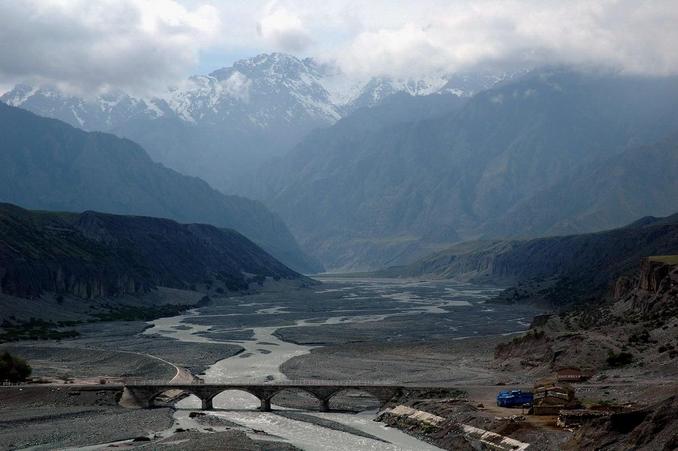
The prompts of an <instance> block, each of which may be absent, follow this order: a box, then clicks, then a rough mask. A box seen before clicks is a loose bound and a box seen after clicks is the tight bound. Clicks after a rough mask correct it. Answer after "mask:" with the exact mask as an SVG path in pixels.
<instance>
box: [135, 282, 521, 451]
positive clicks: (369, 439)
mask: <svg viewBox="0 0 678 451" xmlns="http://www.w3.org/2000/svg"><path fill="white" fill-rule="evenodd" d="M321 282H322V284H321V285H317V286H314V287H311V288H304V289H303V290H290V291H289V292H285V293H282V294H281V293H275V292H271V293H265V294H259V295H248V296H242V297H235V298H233V297H231V298H228V302H215V303H214V305H212V306H209V307H205V308H200V309H195V310H191V311H189V312H187V313H186V314H184V315H180V316H175V317H171V318H162V319H158V320H155V321H153V322H152V323H151V325H152V327H151V328H149V329H147V330H146V331H145V333H146V334H150V335H161V336H164V337H169V338H174V339H176V340H180V341H191V342H207V343H225V344H229V345H237V346H240V347H242V348H243V350H242V352H240V353H239V354H238V355H235V356H232V357H229V358H227V359H223V360H220V361H217V362H215V363H214V364H212V365H211V366H210V367H209V368H208V369H207V370H206V371H205V372H204V374H202V375H200V377H201V378H202V379H204V381H205V382H207V383H235V382H248V383H252V382H257V383H259V382H275V381H282V380H286V379H287V378H286V376H285V375H284V374H283V373H282V372H281V371H280V365H281V364H283V363H284V362H285V361H287V360H289V359H291V358H293V357H295V356H300V355H304V354H306V353H309V352H311V350H312V349H313V348H314V347H316V346H322V345H326V344H342V343H343V342H346V341H354V340H357V341H360V340H363V339H364V340H365V341H369V340H373V341H374V340H376V341H385V342H390V341H393V342H407V341H422V340H427V339H432V338H462V337H465V336H474V335H478V334H483V335H490V334H510V333H513V332H516V331H519V330H523V329H525V328H526V327H527V326H528V324H529V320H530V318H531V316H530V315H531V314H532V313H533V312H531V311H530V309H529V308H519V309H516V308H510V307H509V306H501V305H495V304H491V303H488V302H487V301H488V300H489V299H491V298H492V297H493V296H494V295H496V293H497V290H496V289H493V288H484V287H477V286H472V285H465V284H459V283H453V282H446V281H441V282H430V281H412V280H410V281H399V280H397V281H396V280H381V279H354V278H346V279H337V278H331V279H325V280H322V279H321ZM287 336H289V337H292V338H289V339H290V340H292V339H293V340H294V342H292V341H286V340H285V339H284V338H286V337H287ZM295 342H296V343H295ZM299 343H304V344H299ZM349 378H350V375H347V379H349ZM258 406H259V401H258V400H257V399H256V398H255V397H254V396H252V395H250V394H247V393H244V392H239V391H227V392H224V393H222V394H221V395H219V396H217V397H216V398H215V399H214V407H215V409H217V410H215V411H213V412H210V413H209V415H214V416H217V417H220V418H222V419H224V420H227V421H228V422H229V423H231V424H235V425H238V426H239V427H240V428H242V429H243V430H245V431H246V432H248V433H249V434H252V435H253V436H256V438H257V439H258V440H261V431H263V432H265V433H266V434H269V435H271V436H274V437H276V439H277V440H281V439H282V440H284V441H287V442H289V443H291V444H292V445H294V446H296V447H298V448H301V449H304V450H309V451H313V450H338V449H339V450H341V449H345V450H415V449H416V450H433V449H438V448H436V447H434V446H432V445H429V444H427V443H424V442H422V441H419V440H417V439H415V438H413V437H411V436H409V435H407V434H405V433H403V432H401V431H399V430H397V429H393V428H389V427H386V426H385V425H383V424H381V423H379V422H375V421H373V419H374V416H375V413H376V411H373V410H368V411H363V412H361V413H340V412H309V411H303V415H297V417H295V418H294V419H293V418H289V417H288V416H284V415H282V414H280V412H295V411H294V410H293V409H286V408H283V407H280V406H275V405H274V406H273V408H274V411H273V412H270V413H267V412H259V411H257V410H256V409H257V407H258ZM198 408H199V401H198V400H197V398H192V397H189V398H186V399H184V400H182V401H180V402H179V403H177V411H176V413H175V422H176V424H175V425H174V426H173V428H177V427H182V428H185V429H195V430H205V429H207V428H206V427H205V426H203V425H201V424H199V423H198V422H196V421H194V419H192V418H190V417H189V414H190V412H191V411H192V410H194V409H196V410H197V409H198ZM276 411H278V413H276ZM298 413H302V412H301V411H298ZM299 417H305V418H307V419H308V418H316V419H319V420H322V421H324V422H325V423H326V422H327V421H331V422H334V423H337V424H339V425H342V426H345V427H341V428H338V429H343V430H336V429H334V428H328V427H325V426H321V425H318V424H316V422H315V421H306V420H304V418H299ZM211 429H212V430H215V429H216V430H218V429H219V428H218V427H214V426H211ZM347 429H348V431H347ZM208 430H209V429H208ZM350 430H357V431H360V432H361V434H355V433H351V432H350Z"/></svg>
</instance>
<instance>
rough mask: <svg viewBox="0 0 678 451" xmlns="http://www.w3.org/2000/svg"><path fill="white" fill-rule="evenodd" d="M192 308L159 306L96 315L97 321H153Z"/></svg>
mask: <svg viewBox="0 0 678 451" xmlns="http://www.w3.org/2000/svg"><path fill="white" fill-rule="evenodd" d="M190 308H192V306H190V305H185V304H176V305H173V304H170V305H157V306H153V307H118V308H111V309H110V311H108V312H106V313H95V314H93V315H92V316H94V317H95V318H96V320H95V321H153V320H154V319H158V318H163V317H167V316H177V315H179V314H181V313H183V312H185V311H186V310H188V309H190Z"/></svg>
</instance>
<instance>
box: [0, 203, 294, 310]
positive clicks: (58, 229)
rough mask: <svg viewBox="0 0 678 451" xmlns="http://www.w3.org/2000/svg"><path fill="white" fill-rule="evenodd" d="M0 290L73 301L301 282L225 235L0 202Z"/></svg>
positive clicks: (262, 254) (164, 221)
mask: <svg viewBox="0 0 678 451" xmlns="http://www.w3.org/2000/svg"><path fill="white" fill-rule="evenodd" d="M0 232H1V236H2V238H0V271H1V272H2V278H1V279H0V292H1V293H4V294H9V295H13V296H20V297H38V296H40V295H41V294H42V292H43V291H47V292H52V293H57V294H71V295H74V296H78V297H81V298H87V299H90V298H97V297H106V296H119V295H124V294H144V293H147V292H149V291H150V290H152V289H154V288H156V287H158V286H164V287H172V288H181V289H196V286H197V287H200V289H202V290H204V289H205V285H206V284H207V285H209V286H211V287H212V288H213V289H216V288H218V289H219V290H220V292H222V293H223V292H224V291H229V290H230V291H238V290H243V289H247V288H248V286H249V284H250V283H258V282H262V281H263V280H264V279H265V278H274V279H281V278H282V279H299V278H301V276H300V275H299V274H297V273H295V272H294V271H292V270H291V269H289V268H287V267H286V266H285V265H283V264H282V263H280V262H279V261H277V260H276V259H274V258H273V257H271V256H270V255H268V254H267V253H266V252H264V251H263V250H262V249H261V248H259V247H258V246H256V245H255V244H254V243H252V242H251V241H249V240H248V239H247V238H245V237H244V236H242V235H240V234H239V233H237V232H235V231H233V230H226V229H218V228H216V227H214V226H208V225H201V224H178V223H176V222H174V221H170V220H167V219H159V218H149V217H141V216H118V215H110V214H103V213H95V212H91V211H88V212H85V213H81V214H76V213H48V212H35V211H28V210H24V209H22V208H19V207H17V206H15V205H11V204H3V203H0Z"/></svg>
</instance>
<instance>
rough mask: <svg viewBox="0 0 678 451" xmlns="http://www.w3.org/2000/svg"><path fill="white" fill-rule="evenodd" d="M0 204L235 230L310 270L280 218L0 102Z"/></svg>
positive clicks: (122, 142)
mask: <svg viewBox="0 0 678 451" xmlns="http://www.w3.org/2000/svg"><path fill="white" fill-rule="evenodd" d="M0 201H5V202H12V203H16V204H19V205H21V206H22V207H26V208H33V209H45V210H58V211H74V212H79V211H84V210H90V209H96V210H99V211H105V212H108V213H119V214H135V215H148V216H156V217H166V218H171V219H174V220H177V221H180V222H202V223H208V224H213V225H215V226H219V227H228V228H232V229H235V230H237V231H239V232H241V233H243V234H244V235H246V236H247V237H249V238H250V239H252V240H253V241H254V242H255V243H257V244H259V245H260V246H262V247H263V248H264V249H265V250H267V251H268V252H270V253H271V254H272V255H273V256H275V257H276V258H279V259H280V260H282V261H283V262H285V263H286V264H288V265H290V266H291V267H293V268H295V269H297V270H299V271H308V272H312V271H316V270H318V269H320V266H319V265H317V264H316V263H314V262H312V261H310V260H308V259H307V258H306V257H305V256H304V254H303V253H302V252H301V250H300V249H299V247H298V245H297V243H296V241H295V240H294V238H293V237H292V235H291V234H290V232H289V230H288V229H287V227H286V226H285V224H284V223H283V222H282V221H281V220H280V218H279V217H278V216H277V215H275V214H273V213H271V212H270V211H269V210H267V209H266V207H264V206H263V205H262V204H261V203H258V202H255V201H252V200H249V199H246V198H242V197H237V196H226V195H223V194H221V193H220V192H218V191H216V190H214V189H212V188H211V187H210V186H209V185H208V184H207V183H205V182H204V181H202V180H200V179H197V178H193V177H187V176H184V175H181V174H179V173H177V172H175V171H173V170H170V169H167V168H166V167H164V166H162V165H161V164H159V163H154V162H153V161H152V160H151V159H150V158H149V156H148V155H147V154H146V153H145V152H144V150H143V149H142V148H141V147H140V146H139V145H137V144H135V143H133V142H132V141H129V140H126V139H120V138H117V137H115V136H113V135H110V134H106V133H88V132H84V131H82V130H78V129H75V128H73V127H71V126H70V125H68V124H65V123H63V122H61V121H57V120H53V119H46V118H42V117H39V116H36V115H34V114H33V113H30V112H28V111H25V110H22V109H19V108H14V107H10V106H7V105H5V104H2V103H0Z"/></svg>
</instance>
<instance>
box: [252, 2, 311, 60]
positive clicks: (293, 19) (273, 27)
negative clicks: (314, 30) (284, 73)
mask: <svg viewBox="0 0 678 451" xmlns="http://www.w3.org/2000/svg"><path fill="white" fill-rule="evenodd" d="M257 32H258V33H259V35H260V36H261V37H262V38H264V40H266V41H267V42H268V43H269V45H271V46H272V47H273V48H274V49H276V50H281V51H283V52H292V53H297V52H302V51H304V50H306V49H307V48H308V47H309V46H310V45H311V44H312V43H313V40H312V39H311V36H310V34H309V32H308V30H307V29H306V27H305V26H304V24H303V22H302V20H301V18H300V17H299V16H298V15H296V14H293V13H291V12H290V11H288V10H287V9H286V8H285V7H283V6H280V5H279V4H277V3H275V2H274V3H270V4H269V5H267V6H266V8H265V12H264V15H263V17H262V18H261V20H260V21H259V22H258V23H257Z"/></svg>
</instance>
